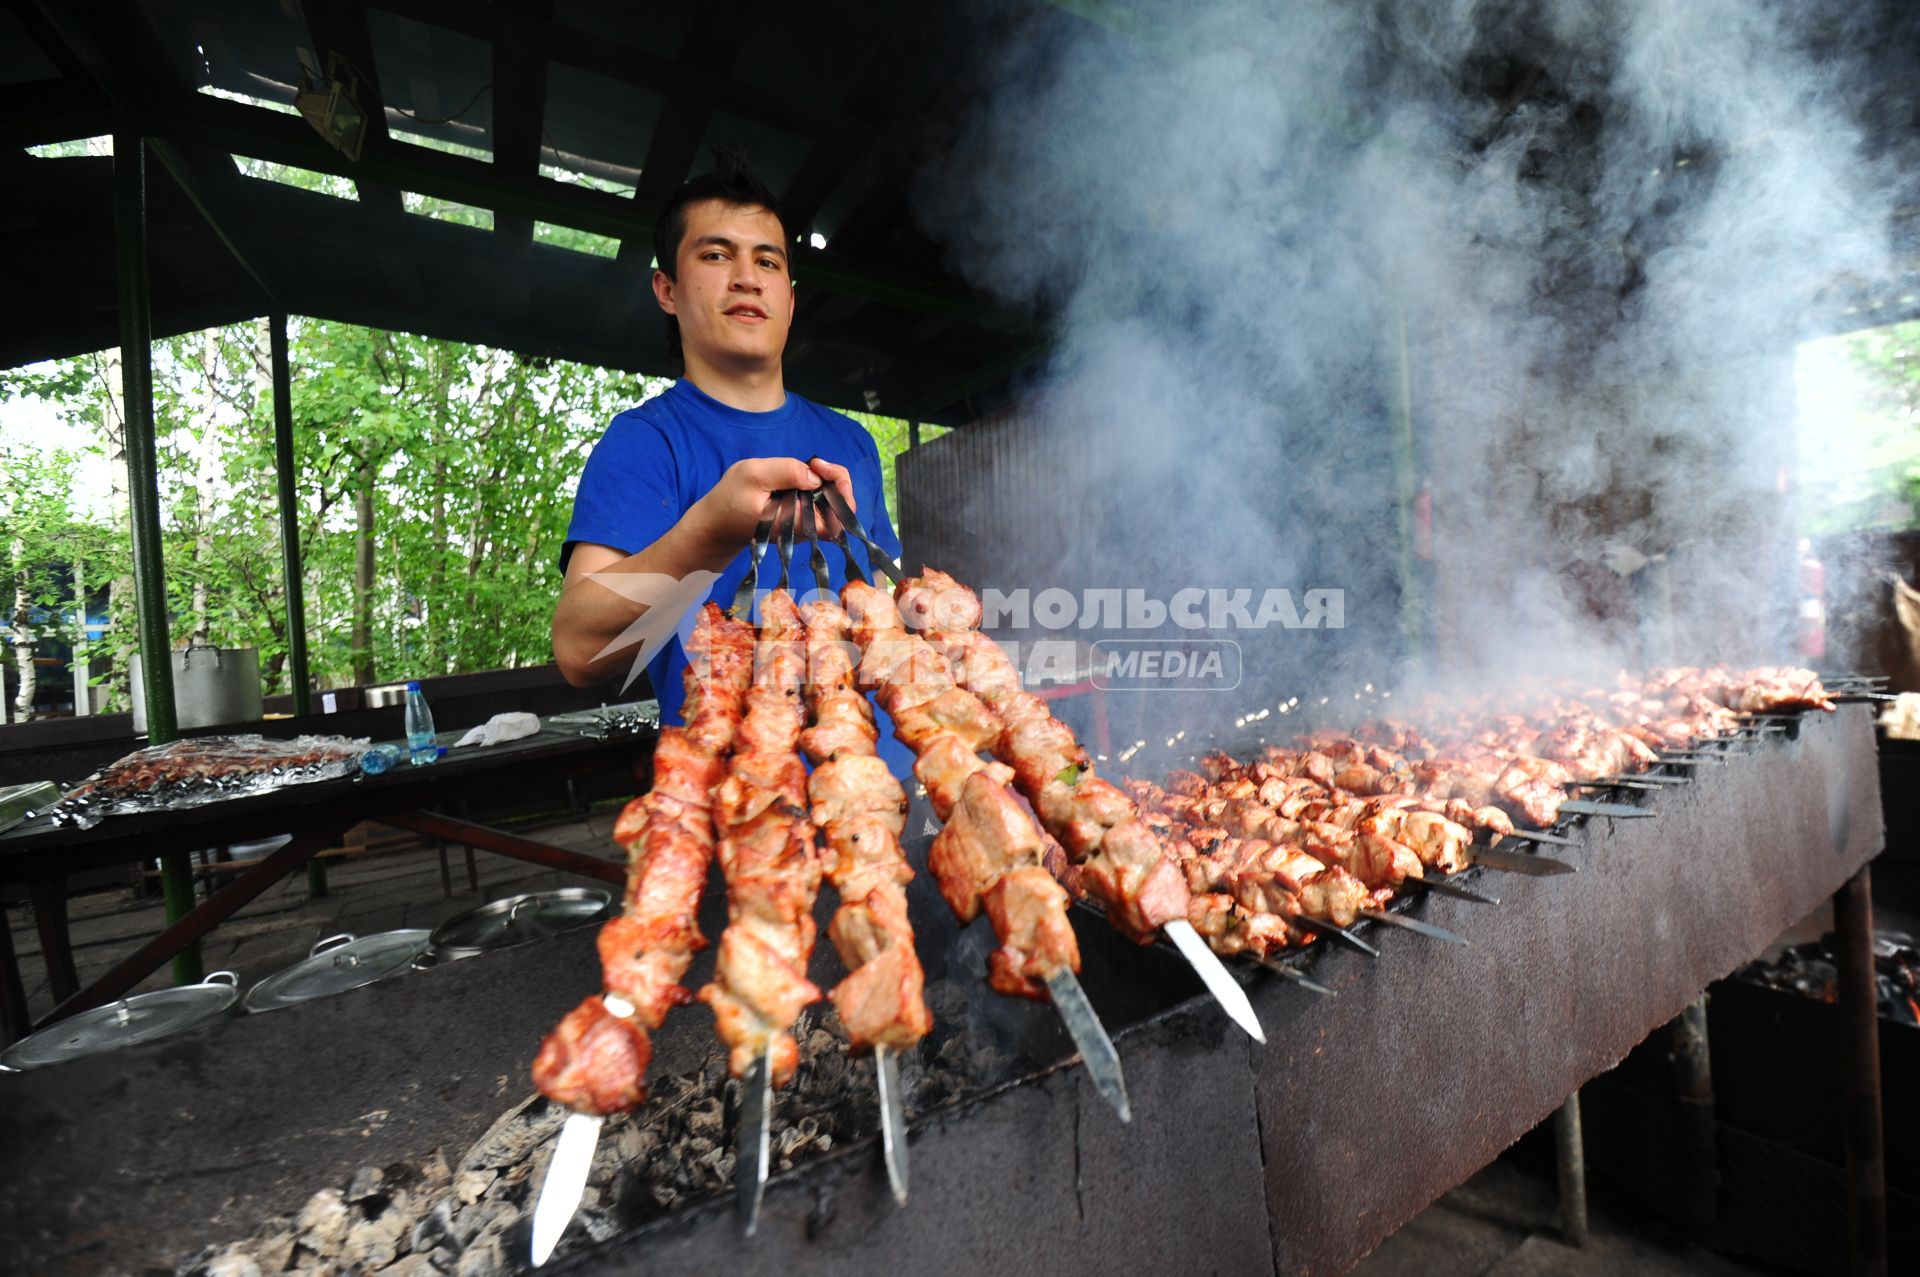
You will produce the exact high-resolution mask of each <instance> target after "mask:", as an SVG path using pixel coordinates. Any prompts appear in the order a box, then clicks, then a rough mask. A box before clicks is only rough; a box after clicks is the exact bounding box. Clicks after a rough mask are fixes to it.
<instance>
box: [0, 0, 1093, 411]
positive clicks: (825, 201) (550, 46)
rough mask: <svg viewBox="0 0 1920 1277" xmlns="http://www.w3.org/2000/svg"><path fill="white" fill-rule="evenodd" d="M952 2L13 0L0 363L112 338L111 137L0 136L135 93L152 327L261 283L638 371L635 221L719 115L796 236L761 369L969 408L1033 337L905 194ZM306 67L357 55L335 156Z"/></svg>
mask: <svg viewBox="0 0 1920 1277" xmlns="http://www.w3.org/2000/svg"><path fill="white" fill-rule="evenodd" d="M1043 16H1044V18H1045V20H1048V21H1060V22H1077V21H1080V19H1078V18H1074V17H1072V16H1071V15H1069V14H1066V13H1059V12H1054V13H1047V14H1044V15H1043ZM953 21H956V19H952V18H951V17H949V16H943V15H942V14H940V13H938V12H934V13H929V12H927V11H925V10H924V9H923V8H922V7H921V6H896V5H889V4H883V3H868V2H864V0H861V2H855V3H847V4H836V5H831V6H812V5H809V6H785V5H770V4H757V5H748V6H745V7H743V8H739V9H730V10H728V11H726V12H725V13H724V14H721V13H717V12H712V11H710V10H708V9H707V7H705V6H700V5H695V4H653V5H645V6H639V5H630V4H623V3H615V2H613V0H531V2H528V3H498V4H466V3H442V2H439V0H393V3H389V4H384V5H381V6H378V7H376V6H373V5H367V4H362V3H357V2H356V0H281V2H279V3H269V4H252V3H242V2H239V0H214V2H212V3H200V2H198V0H194V2H193V3H188V2H186V0H138V2H136V0H116V2H114V3H107V4H99V5H70V4H64V3H50V4H45V5H41V4H36V3H32V2H31V0H9V3H8V4H7V5H5V6H4V7H0V143H4V145H0V165H4V166H5V178H4V180H5V184H6V186H7V188H8V190H9V191H10V193H11V194H10V198H9V201H8V204H9V207H8V210H7V213H6V215H5V217H4V219H0V281H4V286H5V288H6V290H7V292H8V293H9V295H10V296H13V297H15V298H20V299H27V298H30V299H32V304H31V305H16V306H13V307H9V308H8V309H7V313H6V315H5V316H4V317H0V363H4V364H8V365H11V364H18V363H24V362H28V361H32V360H38V359H47V358H54V357H58V356H63V355H70V354H75V353H78V352H81V351H85V350H91V349H99V348H101V347H105V346H110V345H113V344H115V342H116V341H117V340H118V330H117V327H116V319H115V286H114V270H113V262H114V256H113V251H112V231H113V219H112V201H111V198H110V191H111V165H110V163H109V162H108V161H107V160H105V159H98V160H88V159H79V160H75V159H59V160H53V159H38V158H35V157H33V156H31V155H29V154H27V153H26V152H25V150H24V148H26V147H28V146H33V145H36V144H40V143H45V142H51V141H58V140H67V139H72V138H78V137H84V136H89V135H95V134H105V133H111V132H113V131H115V130H116V129H122V128H125V127H127V125H128V124H129V122H131V123H132V124H133V126H134V127H135V128H136V129H137V130H138V131H139V132H141V133H143V134H144V135H145V136H147V137H148V138H149V139H150V140H151V142H152V145H153V148H154V154H155V157H156V159H157V160H158V161H159V164H157V165H156V166H155V167H156V168H160V167H164V168H165V170H166V173H167V174H168V178H169V180H158V179H157V178H156V180H154V181H153V182H152V187H153V189H152V192H151V196H150V214H149V215H150V236H151V243H152V299H153V300H152V308H153V321H154V331H155V332H156V333H157V334H159V335H168V334H171V333H177V332H185V331H190V330H194V329H198V328H202V327H206V326H209V325H212V324H219V323H231V322H234V321H237V320H241V319H246V318H249V317H252V316H255V315H258V314H261V313H264V312H265V311H266V310H267V309H268V305H269V300H270V298H271V299H272V300H274V301H277V303H278V306H279V308H280V309H282V310H284V311H287V312H290V313H294V314H306V315H313V316H317V317H320V318H326V319H334V320H340V321H346V322H353V323H361V324H367V325H372V326H379V327H393V328H402V329H406V330H409V331H414V332H419V333H423V334H427V335H430V336H436V337H443V338H449V339H455V340H461V341H475V342H484V343H487V344H491V345H495V346H499V347H504V348H507V349H511V350H514V351H517V352H520V353H523V354H527V355H533V356H553V357H559V358H566V359H574V360H579V361H583V362H588V363H594V364H600V365H605V366H608V367H616V368H623V369H629V370H634V371H639V372H645V373H653V374H663V373H666V372H668V371H669V363H668V354H667V349H666V339H665V330H664V328H663V326H662V322H661V319H660V317H659V313H658V311H657V309H656V307H655V306H654V304H653V301H652V298H651V296H650V294H649V292H648V289H647V278H648V275H649V273H650V267H651V263H652V244H651V230H652V227H653V223H654V219H655V216H656V214H657V212H658V210H659V207H660V205H661V203H662V201H663V200H664V199H665V197H666V196H667V195H668V194H669V193H670V192H671V191H672V190H673V189H674V188H675V187H676V186H678V185H679V183H680V182H681V181H683V180H684V179H685V178H686V177H687V176H688V175H689V174H690V173H693V172H696V171H698V170H699V169H701V168H703V167H705V165H706V163H707V158H706V155H707V152H708V151H709V150H710V149H711V148H712V147H714V146H718V145H723V144H732V145H737V146H740V147H743V148H744V149H745V150H746V152H747V154H748V157H749V158H750V160H751V162H752V163H753V165H754V167H755V169H756V171H757V172H758V173H759V174H760V175H761V176H762V177H763V178H764V179H765V180H766V181H767V183H768V185H769V186H770V187H772V188H773V189H774V190H775V191H776V192H778V194H779V195H780V197H781V201H782V204H783V207H784V209H785V211H786V214H787V217H788V220H789V222H790V223H791V225H790V230H791V231H792V232H793V233H794V235H795V236H796V239H797V240H798V241H799V243H798V244H797V245H796V249H795V256H796V262H795V277H796V280H797V282H798V285H799V288H800V295H801V305H800V309H799V312H798V315H797V319H796V327H795V336H794V340H793V344H792V346H791V348H790V349H789V352H788V359H787V380H788V383H789V385H791V386H792V387H793V388H795V389H796V390H798V391H800V392H801V393H803V394H805V395H807V396H809V397H811V398H815V399H818V400H821V401H823V402H826V403H828V404H831V405H834V406H836V407H841V408H850V409H871V410H877V411H883V412H886V413H888V414H889V415H893V416H898V417H906V418H909V419H914V420H925V421H940V422H956V421H961V420H965V419H968V418H970V417H972V416H974V415H976V414H977V413H978V412H980V411H982V410H983V409H984V408H986V407H989V406H992V404H994V403H995V402H997V401H998V400H999V399H1000V398H1002V397H1004V394H1005V387H1006V385H1007V381H1008V374H1009V373H1010V372H1013V371H1015V370H1017V369H1019V368H1022V367H1024V366H1026V365H1028V364H1030V363H1031V362H1033V360H1034V359H1035V358H1036V357H1037V356H1038V355H1039V354H1040V353H1041V348H1040V347H1039V345H1038V342H1037V338H1036V334H1035V329H1034V326H1033V325H1032V323H1031V322H1030V321H1029V319H1028V318H1026V317H1023V316H1018V315H1012V314H1007V313H1002V312H1000V311H997V310H996V309H995V308H994V307H993V306H992V305H991V304H990V303H988V302H987V301H986V300H985V299H983V298H981V297H980V296H978V295H976V294H975V293H973V292H971V291H970V290H969V289H968V288H967V287H966V286H965V285H964V283H962V282H961V281H958V280H955V279H953V278H950V277H949V276H948V275H947V274H946V273H945V272H944V270H943V267H942V259H941V253H940V251H939V249H938V248H937V247H936V246H935V245H934V244H932V243H931V242H930V241H929V240H928V238H927V237H926V236H925V235H924V234H923V233H922V232H920V231H919V230H918V229H917V228H916V225H915V222H914V220H913V218H912V217H911V216H910V214H909V212H908V201H909V192H910V187H911V178H912V173H913V171H914V168H915V162H916V158H917V157H918V156H919V155H921V154H922V153H923V151H924V148H926V147H929V146H938V145H939V139H940V132H941V127H942V126H940V125H939V124H938V123H937V121H939V120H941V119H950V118H951V117H952V116H953V115H954V114H955V113H956V112H955V110H954V109H953V108H954V107H955V106H956V105H957V103H956V98H957V99H958V101H964V100H965V96H966V90H965V83H964V82H965V78H966V76H965V64H964V62H963V61H961V60H958V59H955V58H953V57H952V56H950V55H951V53H952V49H951V47H950V42H949V39H948V37H949V36H950V35H951V34H952V31H951V25H952V22H953ZM330 66H331V67H332V68H333V69H334V70H335V71H336V72H337V73H339V74H341V75H342V76H343V78H352V79H357V80H359V86H358V95H359V101H360V105H361V106H362V107H363V108H365V109H366V111H367V114H368V116H369V119H368V128H367V134H366V140H365V144H364V148H363V150H362V153H361V155H360V157H359V158H358V159H357V160H353V159H349V158H347V157H346V156H345V155H343V154H342V153H341V152H339V151H337V150H335V149H333V148H332V147H331V146H330V145H329V144H328V142H327V141H325V140H324V139H323V138H322V137H320V136H319V134H318V133H317V132H316V131H315V130H314V129H313V128H311V127H310V126H309V125H308V124H307V122H306V121H305V120H303V119H301V118H300V117H298V116H297V115H295V114H291V113H289V111H290V108H291V104H292V102H293V98H294V93H295V89H296V86H297V85H298V83H299V82H300V80H301V78H302V75H303V74H306V75H308V76H323V75H324V74H325V73H326V72H327V70H328V68H329V67H330ZM216 92H217V93H222V94H227V95H239V96H240V97H243V98H247V99H253V101H241V100H235V98H234V97H232V96H227V97H221V96H215V93H216ZM267 104H279V105H280V106H282V108H283V109H282V110H274V109H272V106H271V105H267ZM403 139H404V140H403ZM436 144H437V145H445V144H453V145H456V146H458V147H461V148H465V150H464V151H463V152H462V153H449V152H448V151H446V150H443V149H433V148H434V147H435V145H436ZM469 152H470V153H469ZM235 156H241V157H247V158H251V159H259V160H267V161H272V162H274V163H277V164H282V165H287V166H291V167H295V168H302V169H308V170H315V171H318V172H321V173H330V174H336V175H339V176H341V177H344V178H346V179H349V180H350V181H351V183H352V192H353V194H354V195H355V196H356V198H353V199H347V198H336V197H334V196H332V195H327V194H322V193H319V192H317V191H305V190H298V189H294V188H292V187H289V186H285V185H279V184H275V183H273V182H269V181H263V180H258V179H255V178H250V177H247V176H243V175H242V172H241V169H240V168H239V166H238V164H237V163H236V161H235V158H234V157H235ZM560 170H564V171H565V176H564V177H557V176H555V174H556V172H557V171H560ZM583 174H584V175H585V176H587V177H589V178H591V179H595V185H588V184H584V183H582V182H580V180H579V177H578V175H583ZM596 186H599V187H613V188H615V189H613V190H608V189H596ZM404 192H415V193H419V194H421V195H425V196H429V197H433V198H435V199H438V200H442V201H451V202H455V203H459V204H464V205H469V206H472V207H474V208H479V209H487V210H491V213H492V222H493V225H492V229H490V230H488V229H482V228H479V227H474V226H465V225H457V224H453V223H450V222H445V221H437V220H434V219H432V218H429V217H425V216H418V215H409V214H408V212H407V211H406V208H407V201H406V199H405V198H404V197H403V193H404ZM536 223H548V224H551V225H554V226H560V227H567V228H571V229H574V230H579V231H586V232H590V233H593V234H596V235H599V236H603V237H606V238H607V239H610V240H612V241H614V243H615V244H617V256H614V257H602V256H594V255H590V254H588V253H583V252H578V251H572V250H569V249H565V248H559V247H554V246H552V245H550V244H548V243H545V242H541V240H540V238H538V236H537V234H536ZM820 239H824V241H825V243H826V247H825V248H815V247H813V246H812V245H813V244H814V243H816V242H819V240H820Z"/></svg>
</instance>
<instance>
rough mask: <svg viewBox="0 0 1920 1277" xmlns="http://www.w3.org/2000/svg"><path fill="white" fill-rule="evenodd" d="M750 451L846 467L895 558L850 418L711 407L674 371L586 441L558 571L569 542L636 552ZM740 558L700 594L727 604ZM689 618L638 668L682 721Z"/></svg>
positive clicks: (798, 583)
mask: <svg viewBox="0 0 1920 1277" xmlns="http://www.w3.org/2000/svg"><path fill="white" fill-rule="evenodd" d="M749 457H797V458H799V459H800V460H801V461H806V460H807V459H809V458H811V457H819V458H820V459H821V460H823V461H831V462H834V463H835V464H837V465H843V466H845V467H846V468H847V470H848V472H849V473H850V474H851V475H852V478H853V495H854V500H855V501H856V502H857V503H858V507H859V515H860V523H861V526H863V527H864V528H866V530H867V535H869V536H871V537H872V538H873V539H874V540H875V541H877V542H879V543H880V544H881V545H882V546H885V547H886V548H887V550H888V551H889V552H890V553H891V554H892V555H893V556H894V557H896V558H898V557H899V554H900V541H899V538H898V537H896V536H895V535H894V531H893V523H892V520H890V519H889V518H888V517H887V502H886V489H885V487H884V486H883V484H882V481H881V477H880V450H879V449H878V448H876V447H875V446H874V443H873V436H872V435H870V434H868V433H867V432H866V430H865V429H864V428H863V427H862V426H861V425H860V424H859V423H858V422H856V421H854V420H853V419H852V418H850V417H845V416H842V415H841V414H840V413H837V412H833V411H831V410H830V409H827V408H822V407H821V406H820V405H818V404H816V403H812V402H810V401H809V400H806V399H802V398H801V397H800V396H799V395H796V394H793V393H791V392H789V393H788V395H787V401H786V403H784V404H782V405H781V406H780V407H778V408H776V409H774V410H773V411H772V412H747V411H745V410H743V409H740V408H734V407H730V406H728V405H727V404H723V403H721V402H720V401H719V400H717V399H715V398H713V397H712V396H711V395H709V394H707V393H706V392H705V391H703V390H701V389H700V388H699V387H698V386H695V385H694V384H693V383H692V382H691V381H686V380H684V379H683V380H681V381H677V382H675V383H674V384H673V385H672V386H671V387H669V388H668V389H667V390H666V391H664V392H663V393H661V394H659V395H657V396H655V397H654V398H652V399H649V400H648V401H647V402H645V403H643V404H641V405H640V406H639V407H637V408H629V409H628V410H627V411H625V412H623V413H621V414H620V415H619V416H617V417H615V418H614V419H613V421H612V422H611V423H610V424H609V425H608V426H607V432H606V434H604V435H602V436H601V437H600V442H599V443H598V444H596V445H594V449H593V455H592V456H591V457H589V458H588V459H587V468H586V471H585V473H584V474H582V475H581V476H580V490H579V492H578V493H576V494H575V496H574V498H573V522H572V523H571V524H570V525H568V528H567V542H566V545H565V546H564V547H563V548H562V549H561V551H560V567H561V570H562V571H565V570H566V565H567V559H568V558H569V557H570V556H571V555H572V553H573V547H574V544H575V543H576V542H580V541H587V542H591V543H593V544H595V545H604V546H607V547H609V548H611V549H615V550H619V551H620V552H621V553H623V554H637V553H639V552H640V551H641V550H644V549H645V548H646V547H647V546H649V545H652V544H653V543H654V542H655V541H657V540H659V539H660V537H661V536H663V535H664V534H665V533H666V531H667V530H668V529H669V528H671V527H672V526H673V525H674V524H675V523H678V522H679V521H680V516H681V515H683V514H685V513H686V512H687V510H688V509H689V508H690V507H691V506H692V505H693V503H694V502H696V501H698V500H699V499H700V498H701V497H703V496H705V495H706V494H707V493H708V491H709V490H711V489H712V487H713V485H714V484H716V483H718V482H720V478H721V476H722V475H724V474H725V473H726V472H727V468H728V467H729V466H731V465H733V464H734V463H735V462H736V461H744V460H746V459H748V458H749ZM848 543H849V544H850V545H852V546H853V552H854V553H855V554H856V555H862V556H863V557H862V558H861V567H862V569H868V577H869V579H872V574H871V571H870V569H869V565H868V564H867V562H866V559H865V557H864V552H865V547H864V546H861V545H860V544H859V543H858V542H857V541H855V540H853V538H851V537H849V538H848ZM822 552H823V553H824V554H825V556H826V560H827V570H828V573H829V575H830V576H831V578H832V581H833V587H834V589H836V590H838V589H839V588H840V587H841V586H843V585H845V584H846V565H845V563H844V561H843V560H842V558H841V556H840V551H839V548H838V547H836V546H834V545H831V544H828V545H825V546H823V547H822ZM751 557H752V556H751V553H750V551H749V550H745V549H743V550H741V552H740V553H739V555H738V556H736V557H735V559H734V560H733V562H732V563H730V564H728V565H727V570H726V571H725V572H723V573H721V574H720V579H719V580H718V581H717V582H715V583H714V586H713V588H712V590H711V591H710V592H709V593H708V595H707V597H708V598H710V599H712V600H713V601H715V602H717V603H719V604H720V606H722V607H728V606H731V605H732V603H733V596H734V591H735V590H737V589H738V588H739V586H740V582H741V580H742V579H743V578H744V577H745V576H746V574H747V571H748V567H749V564H748V560H749V559H750V558H751ZM778 573H779V559H778V557H777V555H776V554H775V552H774V551H773V550H772V549H771V548H770V549H769V550H768V551H767V557H766V565H765V567H764V568H763V569H762V580H763V581H765V582H766V583H767V584H768V585H771V584H772V583H773V581H774V580H775V579H776V578H777V576H778ZM790 582H791V585H792V587H793V590H794V593H795V595H796V596H799V595H801V593H802V591H803V590H806V591H811V590H812V589H813V588H814V581H813V572H812V570H811V568H810V567H809V566H808V559H807V556H806V554H805V552H804V549H802V548H798V547H796V550H795V553H794V563H793V573H792V576H791V577H790ZM881 583H882V584H884V581H882V582H881ZM690 624H691V615H689V617H688V622H687V623H686V624H683V625H682V627H681V634H680V635H676V636H675V637H674V638H672V639H671V640H669V641H668V642H667V644H666V646H665V647H664V648H663V649H662V650H661V651H660V652H658V653H657V654H656V655H655V656H654V658H653V660H651V661H650V662H648V664H647V677H648V678H649V679H650V680H651V681H652V683H653V690H654V694H655V695H656V696H658V697H659V698H660V717H661V721H662V722H664V723H678V722H680V721H681V715H680V706H681V702H683V701H684V700H685V699H686V688H685V686H684V682H685V680H684V679H683V678H682V673H683V672H684V671H685V669H686V668H687V653H686V648H685V647H684V646H683V644H682V637H683V636H684V634H685V633H686V631H687V629H688V628H690ZM874 715H875V719H876V722H877V725H878V727H879V729H880V745H879V749H880V756H881V757H882V758H884V759H886V760H887V765H888V766H889V767H891V768H892V769H893V772H894V774H895V775H897V776H902V777H904V776H905V775H906V773H907V770H908V769H909V768H910V767H911V766H912V762H913V755H912V753H911V752H910V751H908V750H907V749H906V747H905V746H903V745H901V744H900V743H899V742H898V741H895V740H894V739H893V723H892V721H891V720H890V719H889V718H888V717H887V715H886V712H885V711H884V710H882V709H880V708H879V706H877V705H876V706H875V707H874Z"/></svg>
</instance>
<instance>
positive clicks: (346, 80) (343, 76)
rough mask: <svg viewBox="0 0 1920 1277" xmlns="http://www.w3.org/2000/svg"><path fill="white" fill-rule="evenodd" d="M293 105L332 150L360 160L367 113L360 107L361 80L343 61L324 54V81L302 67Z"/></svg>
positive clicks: (340, 58)
mask: <svg viewBox="0 0 1920 1277" xmlns="http://www.w3.org/2000/svg"><path fill="white" fill-rule="evenodd" d="M293 104H294V106H295V107H297V108H298V109H299V111H300V114H301V115H303V116H305V117H306V120H307V123H308V124H311V125H313V128H314V132H316V133H318V134H319V135H320V136H321V137H323V138H325V139H327V142H328V144H329V145H330V146H332V147H333V149H334V150H336V151H338V152H340V154H342V155H344V156H346V157H347V158H348V159H350V160H357V159H359V158H360V147H361V145H362V143H364V142H365V141H366V140H367V113H366V112H365V111H363V110H362V109H361V108H360V77H359V76H357V75H355V74H354V71H353V68H352V67H351V66H349V65H348V64H347V62H346V60H345V59H344V58H342V57H340V56H339V55H338V54H332V53H330V54H328V55H327V74H326V78H325V79H317V78H315V77H314V76H312V75H311V74H310V73H309V72H308V70H307V68H306V67H304V66H303V67H301V68H300V88H299V91H298V92H296V93H295V94H294V95H293Z"/></svg>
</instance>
